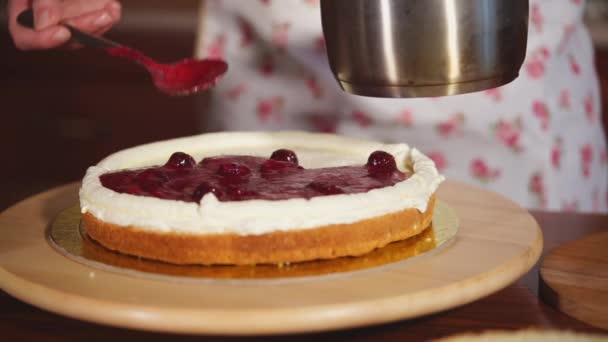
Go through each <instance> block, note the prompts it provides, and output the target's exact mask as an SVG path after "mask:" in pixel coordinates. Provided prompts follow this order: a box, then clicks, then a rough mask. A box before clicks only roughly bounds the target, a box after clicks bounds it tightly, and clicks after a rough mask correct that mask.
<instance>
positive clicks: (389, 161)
mask: <svg viewBox="0 0 608 342" xmlns="http://www.w3.org/2000/svg"><path fill="white" fill-rule="evenodd" d="M366 166H367V169H368V171H369V173H370V174H371V175H374V176H385V175H390V174H391V173H392V172H393V171H395V170H397V163H396V162H395V157H393V156H392V155H391V154H390V153H387V152H384V151H374V152H372V153H371V154H370V155H369V158H368V159H367V164H366Z"/></svg>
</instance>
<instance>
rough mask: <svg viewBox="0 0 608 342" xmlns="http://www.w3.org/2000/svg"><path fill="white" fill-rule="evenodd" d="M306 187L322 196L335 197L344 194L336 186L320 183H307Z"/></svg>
mask: <svg viewBox="0 0 608 342" xmlns="http://www.w3.org/2000/svg"><path fill="white" fill-rule="evenodd" d="M307 187H308V188H311V189H313V190H315V191H317V192H320V193H322V194H324V195H336V194H343V193H344V191H343V190H342V189H340V188H339V187H338V186H337V185H335V184H331V183H328V182H322V181H313V182H311V183H309V184H308V185H307Z"/></svg>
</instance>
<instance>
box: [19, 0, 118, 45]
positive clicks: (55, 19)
mask: <svg viewBox="0 0 608 342" xmlns="http://www.w3.org/2000/svg"><path fill="white" fill-rule="evenodd" d="M30 7H32V9H33V11H34V25H35V29H33V30H32V29H29V28H26V27H23V26H21V25H19V24H18V23H17V16H18V15H19V14H20V13H21V12H23V11H25V10H26V9H28V8H30ZM8 15H9V24H8V25H9V30H10V32H11V36H12V37H13V41H14V42H15V45H16V46H17V48H18V49H21V50H40V49H50V48H54V47H57V46H60V45H63V44H65V43H66V42H67V41H68V40H70V31H69V30H68V29H66V28H65V27H64V26H62V25H59V23H60V22H65V23H68V24H70V25H72V26H74V27H77V28H79V29H81V30H83V31H85V32H89V33H93V34H97V35H99V34H102V33H104V32H106V31H107V30H109V29H110V28H112V26H114V25H115V24H116V23H117V22H118V21H119V20H120V16H121V6H120V2H118V1H115V0H9V2H8Z"/></svg>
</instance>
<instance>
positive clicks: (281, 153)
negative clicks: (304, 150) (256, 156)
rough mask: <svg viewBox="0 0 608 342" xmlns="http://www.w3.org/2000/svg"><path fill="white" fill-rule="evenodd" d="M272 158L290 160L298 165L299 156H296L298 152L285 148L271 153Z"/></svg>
mask: <svg viewBox="0 0 608 342" xmlns="http://www.w3.org/2000/svg"><path fill="white" fill-rule="evenodd" d="M270 159H272V160H278V161H284V162H290V163H293V164H296V165H298V156H296V153H295V152H294V151H292V150H288V149H284V148H282V149H279V150H276V151H274V152H272V154H271V155H270Z"/></svg>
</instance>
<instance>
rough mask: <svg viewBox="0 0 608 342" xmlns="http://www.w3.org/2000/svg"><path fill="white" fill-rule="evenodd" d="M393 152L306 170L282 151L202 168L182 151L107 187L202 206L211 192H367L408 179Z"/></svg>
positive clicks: (249, 195) (235, 196)
mask: <svg viewBox="0 0 608 342" xmlns="http://www.w3.org/2000/svg"><path fill="white" fill-rule="evenodd" d="M407 177H408V175H407V174H406V173H403V172H400V171H399V170H398V169H397V166H396V163H395V159H394V158H393V156H392V155H390V154H389V153H386V152H383V151H376V152H374V153H372V154H371V155H370V157H369V159H368V162H367V164H366V165H360V166H340V167H327V168H320V169H305V168H303V167H301V166H298V158H297V156H296V154H295V153H294V152H293V151H290V150H285V149H281V150H277V151H275V152H274V153H273V154H272V156H271V158H270V159H266V158H261V157H253V156H218V157H211V158H205V159H203V160H201V162H200V163H198V164H196V162H195V161H194V159H193V158H192V157H191V156H189V155H187V154H185V153H182V152H176V153H174V154H173V155H172V156H171V157H170V158H169V160H168V161H167V163H166V164H165V165H163V166H156V167H150V168H145V169H139V170H127V171H116V172H110V173H106V174H103V175H102V176H100V180H101V184H102V185H103V186H104V187H106V188H109V189H112V190H114V191H116V192H119V193H127V194H132V195H139V196H150V197H157V198H162V199H173V200H180V201H185V202H198V201H200V199H201V198H202V197H203V196H205V195H206V194H208V193H213V194H214V195H215V196H216V197H217V198H218V199H219V200H220V201H242V200H248V199H264V200H283V199H289V198H312V197H317V196H326V195H335V194H351V193H361V192H367V191H369V190H372V189H377V188H383V187H387V186H391V185H394V184H396V183H398V182H401V181H403V180H405V179H406V178H407Z"/></svg>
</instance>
